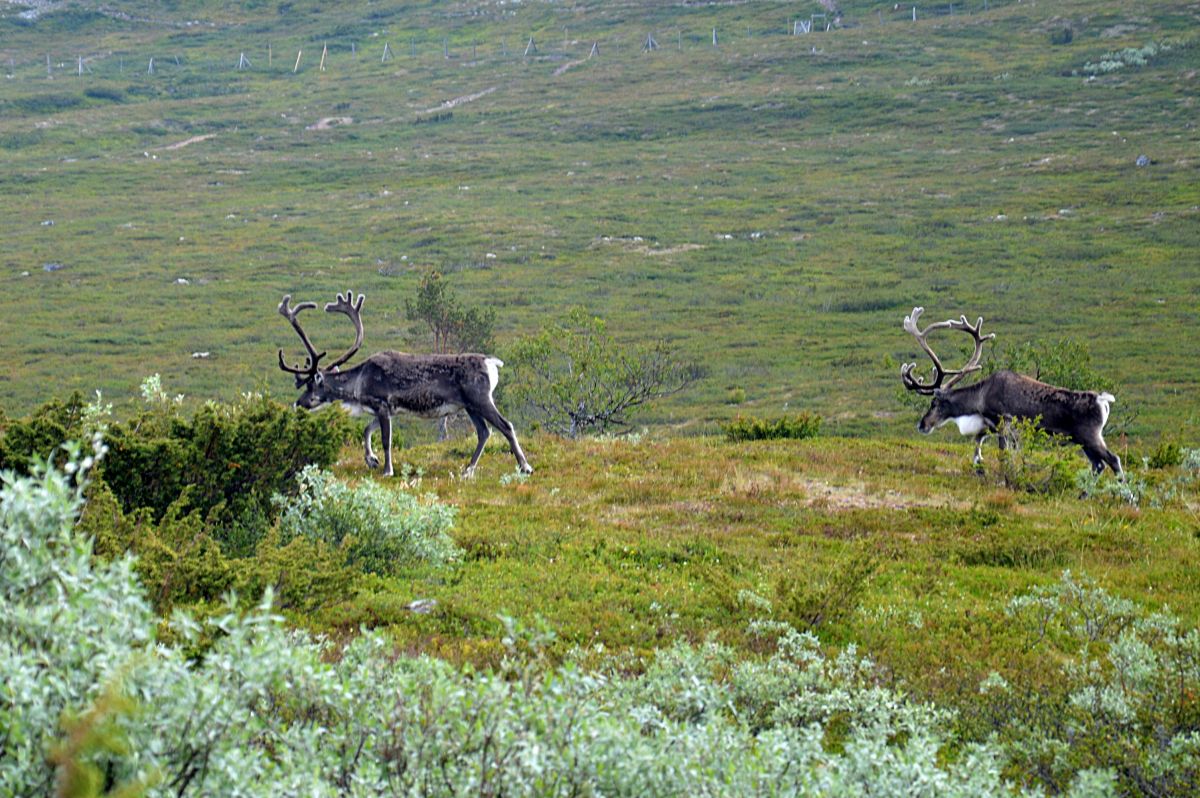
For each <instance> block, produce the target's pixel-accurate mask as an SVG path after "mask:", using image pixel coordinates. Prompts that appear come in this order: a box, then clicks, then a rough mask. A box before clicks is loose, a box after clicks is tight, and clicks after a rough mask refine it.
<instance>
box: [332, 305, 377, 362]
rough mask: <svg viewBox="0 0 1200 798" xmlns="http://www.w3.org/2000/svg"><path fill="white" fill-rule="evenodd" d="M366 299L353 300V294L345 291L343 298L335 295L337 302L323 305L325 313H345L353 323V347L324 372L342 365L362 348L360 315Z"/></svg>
mask: <svg viewBox="0 0 1200 798" xmlns="http://www.w3.org/2000/svg"><path fill="white" fill-rule="evenodd" d="M366 298H367V297H366V295H365V294H359V295H358V299H357V300H354V292H353V291H347V292H346V295H345V296H342V295H341V294H338V295H337V302H326V303H325V312H326V313H345V314H346V315H347V316H349V317H350V320H351V321H352V322H354V345H353V346H351V347H350V348H349V349H348V350H346V353H345V354H344V355H342V356H341V357H339V358H338V359H337V360H335V361H333V362H332V363H330V364H329V365H328V366H326V370H328V369H332V368H337V367H338V366H340V365H342V364H343V363H345V362H346V361H347V360H349V359H350V358H352V357H354V353H355V352H357V351H358V348H359V347H360V346H362V342H363V325H362V317H361V316H360V313H361V311H362V305H363V300H364V299H366Z"/></svg>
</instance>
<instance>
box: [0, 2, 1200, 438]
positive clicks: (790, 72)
mask: <svg viewBox="0 0 1200 798" xmlns="http://www.w3.org/2000/svg"><path fill="white" fill-rule="evenodd" d="M50 5H51V10H49V11H48V12H46V13H44V14H42V15H41V16H39V17H38V18H36V19H35V20H28V19H23V18H21V17H19V16H18V14H17V12H18V11H19V10H20V9H19V8H18V7H16V6H11V5H9V6H5V7H4V8H3V9H2V13H3V14H4V16H3V17H0V66H3V67H4V68H5V70H6V74H7V75H8V77H7V78H6V79H5V80H4V81H3V82H0V152H2V154H3V158H4V166H3V168H2V169H0V183H2V185H3V189H4V194H5V202H4V203H3V205H2V206H0V228H2V229H3V230H4V231H5V244H6V246H5V253H4V255H3V258H2V261H0V335H2V336H3V340H4V342H5V345H4V353H5V357H4V358H3V359H2V362H0V403H2V404H3V406H4V407H5V408H6V409H8V410H9V411H23V410H28V409H30V408H31V407H32V406H33V405H34V404H35V403H37V402H38V401H39V400H41V399H42V398H44V397H45V396H46V394H47V385H53V386H55V387H56V388H60V389H72V388H78V389H81V390H84V391H87V392H90V391H91V390H93V389H96V388H100V389H103V390H104V392H105V394H106V395H107V396H112V397H118V398H120V397H123V396H128V395H132V394H135V393H136V389H137V385H138V384H139V382H140V380H141V379H142V378H143V377H144V376H146V375H147V374H150V373H153V372H161V373H162V374H163V375H164V380H165V382H166V383H167V384H168V385H170V386H172V387H174V388H176V389H177V390H181V391H183V392H184V393H186V394H187V395H188V396H189V397H190V398H192V399H194V400H198V401H199V400H203V399H207V398H210V397H216V398H230V397H232V396H235V395H236V394H237V393H239V392H241V391H245V390H250V389H257V388H262V387H269V388H271V389H272V390H274V391H275V392H277V393H279V394H286V393H287V392H288V391H289V390H290V384H289V383H288V382H287V381H285V375H283V374H281V373H279V372H278V370H277V369H276V368H275V366H274V363H273V356H274V353H273V351H272V350H273V349H275V348H277V347H281V346H282V347H289V348H290V347H292V345H293V344H294V336H292V335H291V332H290V330H288V328H287V326H286V325H285V324H284V323H283V322H282V320H281V319H279V318H278V317H277V316H276V315H275V312H274V308H275V304H276V303H277V302H278V299H279V297H280V296H281V295H282V294H283V293H285V292H290V293H293V294H295V295H297V296H299V297H301V298H313V299H329V298H332V295H333V293H334V291H336V290H344V289H345V288H347V287H350V288H354V289H355V290H360V291H364V292H365V293H366V294H367V296H368V304H367V315H366V326H367V342H366V344H365V346H366V347H367V348H385V347H392V348H409V349H419V348H421V347H422V346H424V345H426V344H425V342H423V341H420V340H416V339H410V338H409V337H408V327H409V324H408V322H407V320H406V319H405V318H404V317H403V302H404V299H405V297H407V296H409V295H411V292H412V291H413V289H414V287H415V285H416V283H417V280H418V278H419V275H420V274H421V272H422V271H423V270H425V269H428V268H437V269H441V270H443V271H445V272H447V273H448V274H449V275H450V278H451V280H452V281H453V285H454V287H455V288H456V290H458V291H459V293H460V294H461V295H462V296H463V298H464V299H465V300H466V301H468V302H469V303H473V304H484V303H486V304H488V305H490V306H492V307H494V308H495V309H496V310H497V312H498V328H499V330H498V331H499V346H498V349H499V352H498V354H500V355H501V356H503V355H504V348H505V346H506V343H507V342H511V341H512V340H513V339H514V338H516V337H517V336H520V335H525V334H529V333H531V332H534V331H536V330H537V329H538V328H540V326H541V324H542V323H543V322H544V320H545V319H547V317H549V316H553V315H556V314H559V313H561V312H563V311H564V310H565V309H566V308H568V307H570V306H575V305H579V306H583V307H585V308H586V309H588V310H589V311H592V312H594V313H596V314H599V315H602V316H604V317H605V318H607V319H608V320H609V323H610V329H611V330H613V331H616V332H617V333H618V334H619V335H620V336H621V337H623V338H626V339H628V340H634V339H644V338H647V337H665V338H668V339H670V340H671V341H672V343H673V344H674V345H675V346H676V347H678V348H679V349H680V350H681V351H683V352H686V353H687V354H688V355H690V356H692V357H695V358H697V359H700V360H703V361H705V362H706V363H707V364H708V365H709V367H710V376H709V378H708V379H707V380H706V381H704V382H703V383H702V384H701V385H700V386H698V387H697V388H696V389H694V390H692V391H690V392H687V393H684V394H681V395H679V396H677V397H675V398H673V399H672V400H671V401H670V402H669V403H666V404H664V405H662V406H661V407H660V408H658V410H657V411H656V413H655V415H654V416H653V418H652V419H651V420H652V421H655V422H662V423H670V424H673V425H676V426H677V427H680V428H685V429H689V430H696V431H702V430H709V429H712V422H713V421H715V420H718V419H721V418H727V417H729V416H731V415H733V414H735V413H737V412H751V413H757V414H763V415H769V414H772V413H776V412H779V411H780V410H781V408H783V407H784V406H785V405H786V406H788V407H789V408H791V409H798V408H803V409H810V410H815V411H818V412H820V413H822V414H823V415H824V416H825V417H826V427H825V428H826V429H827V430H830V431H833V432H842V433H851V434H863V433H867V432H877V433H883V434H900V433H906V432H907V430H909V429H911V426H910V425H911V423H912V422H913V420H914V413H913V411H912V409H911V408H907V407H906V406H905V405H903V404H902V403H901V402H899V401H898V400H897V396H896V393H897V391H896V388H897V386H898V385H899V382H898V380H897V371H896V369H895V367H894V365H892V363H893V361H898V360H901V359H908V358H912V357H913V356H915V347H914V346H913V344H912V341H911V340H910V339H907V337H906V336H905V335H904V334H903V332H902V331H901V330H900V320H901V318H902V317H903V315H904V314H905V313H906V312H907V311H908V310H909V309H910V308H911V307H912V306H914V305H918V304H920V305H924V306H926V307H927V308H928V314H929V315H930V316H931V317H948V316H952V315H957V314H959V313H963V312H965V313H969V314H981V315H983V316H984V317H985V318H986V319H987V324H988V328H990V329H991V330H993V331H995V332H997V333H998V335H999V342H1000V345H1001V348H1002V347H1003V346H1004V345H1006V344H1009V345H1016V344H1020V343H1024V342H1029V341H1057V340H1059V339H1062V338H1067V337H1070V338H1074V339H1077V340H1081V341H1083V342H1085V343H1086V344H1087V346H1088V347H1089V349H1090V351H1091V353H1092V355H1093V359H1094V365H1095V366H1096V367H1097V368H1098V369H1099V370H1100V371H1101V372H1102V373H1103V374H1105V375H1106V376H1107V377H1108V378H1109V379H1111V380H1112V382H1113V384H1114V385H1115V386H1116V390H1115V391H1114V392H1115V393H1116V394H1117V396H1118V402H1119V404H1118V407H1119V408H1120V413H1121V414H1123V415H1120V416H1118V422H1119V423H1121V424H1122V429H1123V430H1124V431H1126V432H1128V433H1130V434H1132V435H1133V436H1135V437H1144V438H1147V439H1154V438H1156V437H1157V436H1159V435H1162V434H1165V433H1169V434H1171V435H1175V436H1182V437H1183V438H1184V439H1187V440H1191V439H1194V437H1195V431H1196V424H1197V418H1196V409H1195V408H1196V405H1195V402H1194V401H1193V399H1192V397H1194V395H1195V390H1196V388H1197V382H1198V375H1200V372H1198V370H1197V366H1196V361H1195V358H1194V357H1193V356H1192V355H1191V353H1190V350H1189V348H1188V346H1187V345H1186V344H1187V341H1188V336H1187V331H1188V330H1190V329H1192V327H1194V325H1195V319H1196V313H1197V300H1196V296H1197V289H1198V288H1200V270H1198V269H1197V268H1195V267H1196V265H1197V255H1196V253H1197V243H1198V241H1200V232H1198V231H1200V225H1197V207H1200V180H1197V176H1198V175H1197V162H1196V157H1195V156H1196V146H1197V132H1196V129H1195V113H1196V111H1195V101H1194V95H1195V93H1196V92H1195V89H1196V71H1195V69H1196V63H1197V61H1196V55H1195V53H1196V50H1195V42H1194V33H1193V32H1192V31H1194V30H1195V24H1196V15H1197V11H1196V8H1195V6H1194V5H1193V4H1188V3H1184V2H1152V3H1148V4H1140V5H1138V6H1137V7H1136V8H1135V7H1130V6H1128V5H1126V4H1118V3H1112V2H1107V0H1089V1H1088V2H1067V3H1056V4H1029V3H1004V2H996V3H989V4H988V6H987V9H986V10H985V8H984V7H983V3H979V4H978V5H976V4H974V3H967V4H965V5H960V4H955V5H954V6H953V9H952V13H951V8H950V7H948V6H947V7H942V8H933V7H931V8H929V9H928V10H926V9H923V8H921V9H919V14H918V20H917V21H916V22H913V21H912V19H911V11H906V12H898V11H894V10H893V8H892V5H891V4H873V3H865V2H852V3H845V4H843V5H842V6H841V10H842V13H843V19H842V22H843V26H842V27H837V28H834V29H832V30H830V31H828V32H824V31H818V32H815V33H812V34H810V35H800V36H789V35H786V33H787V31H788V30H789V29H793V28H791V25H792V24H793V23H794V21H795V20H797V19H801V18H803V19H809V18H810V15H811V14H814V13H826V12H825V11H824V10H823V9H822V8H821V7H820V6H819V5H817V4H815V3H813V4H806V3H787V4H775V3H747V4H731V5H715V6H707V5H706V6H700V7H692V6H676V5H670V6H668V5H665V4H658V3H644V4H643V3H624V4H612V3H602V2H583V1H582V0H578V1H576V2H568V3H525V4H519V5H512V4H490V3H485V4H459V3H389V4H380V3H359V2H350V3H340V4H338V5H337V6H336V9H332V10H331V8H330V7H328V6H327V4H317V3H309V2H294V3H284V4H265V3H264V4H255V3H251V4H227V3H216V2H195V3H179V4H175V3H166V4H164V3H140V2H133V3H122V4H116V5H106V6H104V8H103V10H100V9H99V7H96V6H93V5H92V4H90V3H61V4H58V3H54V4H50ZM114 9H116V10H114ZM906 15H907V16H906ZM817 27H818V28H820V22H819V20H818V22H817ZM714 28H715V29H716V31H717V37H718V45H717V46H716V47H714V46H713V43H712V35H713V29H714ZM1064 31H1070V36H1069V37H1067V36H1065V35H1064V33H1063V32H1064ZM648 36H653V37H654V38H655V40H656V42H657V44H658V47H657V49H653V50H644V49H643V48H644V46H645V44H646V41H647V37H648ZM1066 38H1069V41H1064V39H1066ZM530 39H532V41H533V44H534V47H533V48H529V47H528V46H529V42H530ZM1056 42H1058V43H1056ZM385 45H386V46H387V47H388V51H387V52H388V57H387V58H386V60H385V59H384V47H385ZM1147 45H1155V46H1156V48H1157V49H1156V50H1155V53H1154V54H1153V55H1150V56H1148V57H1145V58H1144V59H1143V60H1144V63H1137V59H1136V58H1133V57H1130V58H1129V59H1128V60H1121V59H1120V58H1118V59H1117V61H1119V62H1120V64H1121V66H1120V68H1116V69H1111V68H1106V69H1110V71H1099V70H1100V68H1099V67H1097V66H1095V65H1097V64H1100V63H1101V62H1102V61H1103V60H1104V59H1105V55H1106V54H1107V53H1119V52H1120V51H1122V50H1123V49H1125V48H1145V47H1146V46H1147ZM593 47H595V48H596V50H597V53H596V55H594V56H593V57H590V58H589V54H590V53H591V52H592V50H593ZM527 48H528V49H529V53H528V54H526V50H527ZM323 49H324V50H325V68H324V70H322V69H321V67H320V61H321V56H322V50H323ZM298 51H302V53H301V56H300V59H299V65H298V66H297V52H298ZM242 54H245V56H246V58H247V59H249V65H248V66H247V68H245V69H241V70H239V69H238V66H239V60H240V56H241V55H242ZM47 55H49V69H48V68H47ZM151 58H153V59H154V61H153V73H151V72H150V59H151ZM80 59H82V66H83V69H84V74H83V75H78V74H77V73H78V71H79V69H80V63H81V62H80ZM1110 60H1112V59H1111V58H1110ZM1114 63H1115V62H1114ZM1089 64H1091V65H1093V66H1091V67H1089V66H1088V65H1089ZM1089 71H1094V72H1096V74H1094V75H1091V74H1088V72H1089ZM48 72H49V74H47V73H48ZM1139 155H1146V156H1147V157H1148V158H1149V160H1150V164H1149V165H1147V166H1145V167H1138V166H1136V165H1135V159H1136V158H1137V157H1138V156H1139ZM184 281H186V282H184ZM313 327H314V328H315V329H314V336H316V337H317V338H318V339H319V340H320V341H321V342H326V341H327V342H328V344H327V346H328V347H329V348H336V347H337V346H338V345H339V342H340V341H341V340H342V339H343V338H344V336H345V330H344V329H342V328H341V327H340V326H338V325H336V324H335V323H332V322H330V323H329V325H328V326H319V325H318V324H317V321H316V320H314V321H313ZM322 345H325V344H322ZM193 352H209V353H211V354H210V357H209V358H208V359H193V358H192V357H191V355H192V353H193ZM736 389H742V390H743V391H744V392H745V397H746V398H745V403H744V404H743V405H741V406H738V407H735V406H732V405H729V404H726V400H727V399H728V398H729V396H730V395H731V392H734V391H735V390H736ZM409 434H410V436H416V437H420V436H423V435H426V434H428V433H427V431H426V429H425V428H424V427H423V426H417V427H412V428H410V430H409Z"/></svg>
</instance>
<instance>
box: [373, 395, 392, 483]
mask: <svg viewBox="0 0 1200 798" xmlns="http://www.w3.org/2000/svg"><path fill="white" fill-rule="evenodd" d="M375 423H376V424H378V425H379V437H380V438H381V439H382V441H381V442H382V443H383V475H384V476H385V477H390V476H391V475H392V417H391V416H390V415H389V414H388V411H387V410H383V411H381V412H379V413H376V414H375ZM376 462H378V461H376Z"/></svg>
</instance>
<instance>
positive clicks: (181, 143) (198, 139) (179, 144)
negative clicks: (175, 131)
mask: <svg viewBox="0 0 1200 798" xmlns="http://www.w3.org/2000/svg"><path fill="white" fill-rule="evenodd" d="M216 137H217V134H216V133H205V134H204V135H203V136H192V137H191V138H190V139H184V140H183V141H177V142H175V143H174V144H168V145H167V146H165V147H163V148H162V149H164V150H182V149H183V148H184V147H186V146H188V145H189V144H196V143H198V142H201V141H208V140H209V139H212V138H216Z"/></svg>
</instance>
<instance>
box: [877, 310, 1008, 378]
mask: <svg viewBox="0 0 1200 798" xmlns="http://www.w3.org/2000/svg"><path fill="white" fill-rule="evenodd" d="M924 312H925V308H913V310H912V314H911V315H909V316H905V317H904V330H905V331H906V332H907V333H908V334H909V335H911V336H913V337H914V338H916V339H917V343H919V344H920V345H921V348H922V349H923V350H925V354H927V355H929V359H930V360H932V361H933V369H934V375H933V382H931V383H926V382H923V381H921V379H920V378H919V377H915V376H913V373H912V371H913V369H915V368H916V367H917V364H916V363H905V364H904V365H902V366H901V367H900V379H901V380H903V381H904V387H905V388H907V389H908V390H910V391H916V392H917V393H920V394H926V395H928V394H932V393H933V392H934V391H937V390H939V389H941V390H946V389H948V388H952V387H953V386H954V384H955V383H957V382H958V381H959V380H961V379H962V378H963V377H965V376H966V375H967V374H970V373H971V372H972V371H978V370H979V369H980V368H981V367H980V365H979V358H980V356H981V355H982V354H983V342H984V341H990V340H991V339H993V338H995V337H996V334H995V333H989V334H988V335H980V334H979V330H980V328H981V327H982V326H983V317H982V316H980V317H979V319H978V321H976V322H975V326H971V323H970V322H969V321H967V317H966V316H960V317H959V318H958V320H957V321H956V320H954V319H949V320H947V321H939V322H937V323H936V324H930V325H929V326H928V327H926V328H925V329H924V330H922V329H920V328H918V327H917V320H918V319H920V318H921V314H922V313H924ZM940 329H951V330H963V331H964V332H968V333H970V334H971V337H972V338H974V339H975V352H974V354H972V355H971V358H970V359H969V360H968V361H967V364H966V365H965V366H963V367H962V368H960V369H953V370H951V371H947V370H946V369H944V368H943V367H942V361H941V360H939V359H938V356H937V355H936V354H935V353H934V351H933V349H931V348H930V346H929V342H928V341H926V340H925V336H927V335H928V334H929V333H930V332H932V331H933V330H940ZM947 376H949V377H950V381H949V382H948V383H946V384H945V385H944V386H943V385H942V381H943V380H944V379H945V378H946V377H947Z"/></svg>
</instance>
